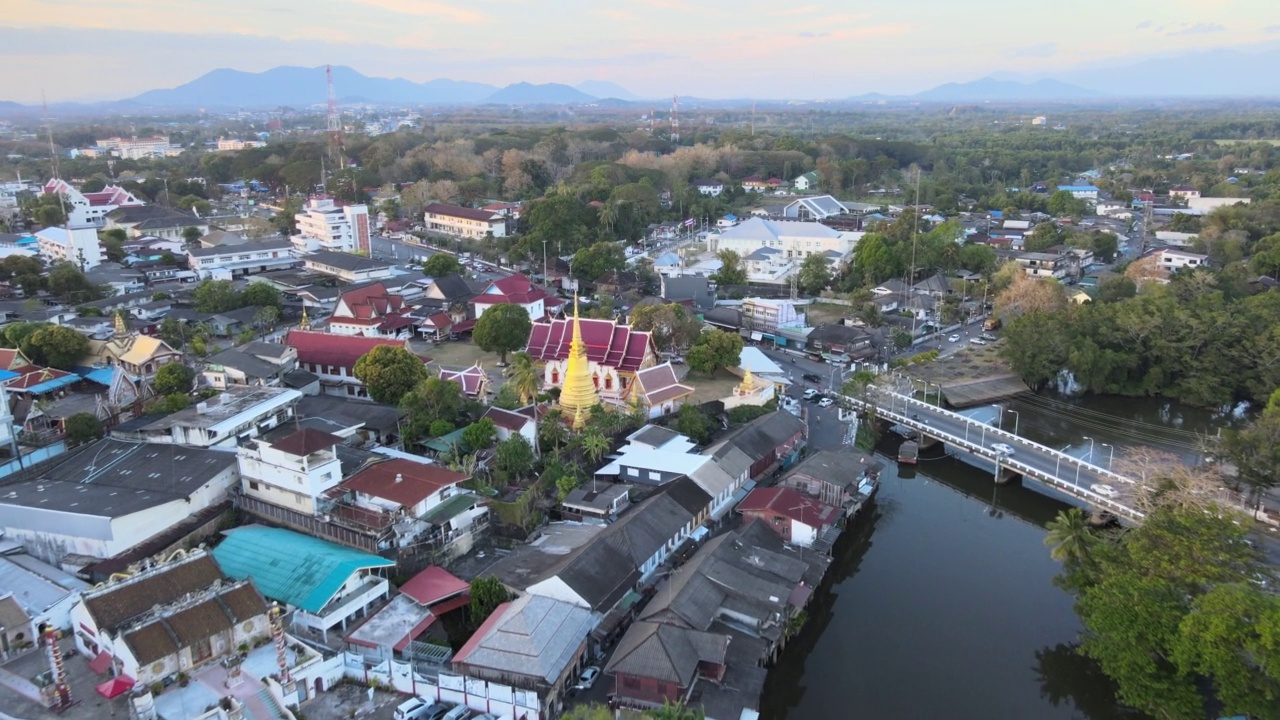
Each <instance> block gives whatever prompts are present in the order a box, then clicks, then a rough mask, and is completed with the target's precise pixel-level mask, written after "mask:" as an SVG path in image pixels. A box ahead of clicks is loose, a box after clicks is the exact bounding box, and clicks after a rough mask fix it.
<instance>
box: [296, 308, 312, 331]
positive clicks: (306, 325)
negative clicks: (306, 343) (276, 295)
mask: <svg viewBox="0 0 1280 720" xmlns="http://www.w3.org/2000/svg"><path fill="white" fill-rule="evenodd" d="M298 328H299V329H301V330H310V329H311V318H309V317H307V306H306V305H303V306H302V320H301V322H299V323H298Z"/></svg>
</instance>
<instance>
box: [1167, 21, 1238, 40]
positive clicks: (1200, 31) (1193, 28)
mask: <svg viewBox="0 0 1280 720" xmlns="http://www.w3.org/2000/svg"><path fill="white" fill-rule="evenodd" d="M1226 29H1227V28H1226V26H1225V25H1221V24H1219V23H1196V24H1195V25H1184V26H1182V27H1179V28H1178V29H1177V30H1170V31H1169V32H1167V33H1165V34H1166V35H1168V36H1170V37H1172V36H1174V35H1206V34H1208V33H1216V32H1222V31H1223V30H1226Z"/></svg>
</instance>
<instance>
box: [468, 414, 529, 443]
mask: <svg viewBox="0 0 1280 720" xmlns="http://www.w3.org/2000/svg"><path fill="white" fill-rule="evenodd" d="M480 418H481V419H484V418H489V420H491V421H493V424H494V427H496V428H497V429H498V441H499V442H502V441H505V440H510V439H511V438H512V437H515V436H517V435H518V436H520V437H522V438H524V439H525V440H526V441H528V443H529V447H537V446H538V423H537V421H536V420H534V419H533V418H532V417H530V416H529V415H525V414H523V413H518V412H516V411H514V410H504V409H503V408H500V407H497V406H493V405H491V406H490V407H488V408H486V409H485V411H484V414H483V415H481V416H480Z"/></svg>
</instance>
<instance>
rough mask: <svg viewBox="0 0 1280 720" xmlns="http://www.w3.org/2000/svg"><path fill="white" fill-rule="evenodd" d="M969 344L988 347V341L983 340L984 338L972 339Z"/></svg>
mask: <svg viewBox="0 0 1280 720" xmlns="http://www.w3.org/2000/svg"><path fill="white" fill-rule="evenodd" d="M969 344H970V345H986V344H987V341H986V340H983V339H982V338H970V339H969Z"/></svg>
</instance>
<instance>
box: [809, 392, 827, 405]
mask: <svg viewBox="0 0 1280 720" xmlns="http://www.w3.org/2000/svg"><path fill="white" fill-rule="evenodd" d="M826 399H827V396H826V395H823V394H822V393H817V394H815V395H813V396H812V397H810V398H809V402H811V403H820V402H822V401H823V400H826Z"/></svg>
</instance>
